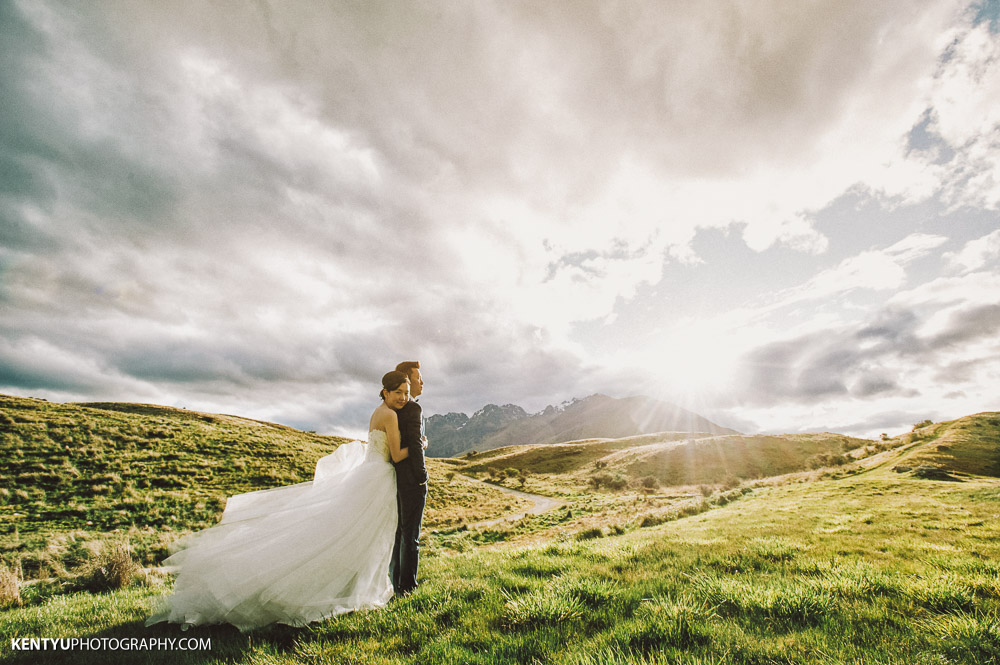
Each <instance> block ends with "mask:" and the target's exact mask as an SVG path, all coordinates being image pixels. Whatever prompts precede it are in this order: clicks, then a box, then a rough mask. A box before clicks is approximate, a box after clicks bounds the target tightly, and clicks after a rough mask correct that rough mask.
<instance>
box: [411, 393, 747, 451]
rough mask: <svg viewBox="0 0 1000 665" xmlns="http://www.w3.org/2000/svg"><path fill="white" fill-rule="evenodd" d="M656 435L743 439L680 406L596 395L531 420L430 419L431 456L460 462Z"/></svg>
mask: <svg viewBox="0 0 1000 665" xmlns="http://www.w3.org/2000/svg"><path fill="white" fill-rule="evenodd" d="M656 432H703V433H708V434H714V435H722V434H739V432H737V431H736V430H732V429H729V428H727V427H722V426H720V425H716V424H715V423H713V422H711V421H710V420H708V419H706V418H704V417H702V416H700V415H698V414H697V413H694V412H692V411H688V410H687V409H682V408H680V407H679V406H676V405H673V404H669V403H667V402H661V401H658V400H654V399H651V398H649V397H625V398H615V397H608V396H607V395H601V394H595V395H591V396H590V397H585V398H583V399H574V400H571V401H569V402H565V403H563V404H562V405H560V406H548V407H546V408H545V409H544V410H542V411H540V412H538V413H535V414H529V413H528V412H527V411H525V410H524V409H522V408H521V407H519V406H517V405H515V404H505V405H503V406H497V405H496V404H487V405H486V406H484V407H483V408H482V409H480V410H479V411H477V412H476V413H474V414H473V415H472V416H471V417H469V416H467V415H466V414H464V413H448V414H444V415H434V416H430V417H429V418H428V419H427V440H428V442H429V445H428V447H427V454H428V456H430V457H454V456H456V455H461V454H462V453H465V452H467V451H470V450H477V451H479V452H482V451H484V450H492V449H494V448H500V447H503V446H509V445H517V444H528V443H541V444H548V443H563V442H566V441H578V440H581V439H594V438H609V439H617V438H622V437H627V436H635V435H638V434H653V433H656Z"/></svg>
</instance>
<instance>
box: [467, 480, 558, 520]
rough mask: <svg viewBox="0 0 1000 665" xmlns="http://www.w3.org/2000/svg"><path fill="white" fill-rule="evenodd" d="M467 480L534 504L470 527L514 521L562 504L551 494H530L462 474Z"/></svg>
mask: <svg viewBox="0 0 1000 665" xmlns="http://www.w3.org/2000/svg"><path fill="white" fill-rule="evenodd" d="M462 478H465V479H466V480H471V481H473V482H477V483H482V484H484V485H489V486H490V487H493V488H495V489H498V490H500V491H501V492H506V493H507V494H510V495H511V496H516V497H518V498H519V499H527V500H528V501H531V502H532V503H533V504H534V505H533V506H531V507H530V508H528V509H527V510H526V511H524V512H521V513H515V514H514V515H504V516H503V517H498V518H496V519H492V520H486V521H485V522H476V523H475V524H470V525H469V528H470V529H478V528H483V527H487V526H493V525H494V524H500V523H501V522H514V521H517V520H519V519H521V518H522V517H525V516H527V515H538V514H539V513H544V512H546V511H549V510H552V509H553V508H558V507H559V506H561V505H562V501H559V500H558V499H553V498H552V497H550V496H542V495H541V494H529V493H528V492H522V491H520V490H513V489H511V488H509V487H504V486H503V485H494V484H493V483H488V482H486V481H485V480H480V479H479V478H471V477H469V476H462Z"/></svg>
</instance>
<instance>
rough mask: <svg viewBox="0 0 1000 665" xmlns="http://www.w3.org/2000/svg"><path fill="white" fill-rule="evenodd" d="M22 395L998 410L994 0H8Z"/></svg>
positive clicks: (837, 427) (335, 419)
mask: <svg viewBox="0 0 1000 665" xmlns="http://www.w3.org/2000/svg"><path fill="white" fill-rule="evenodd" d="M0 31H2V33H3V34H2V36H0V50H2V52H3V62H4V66H3V68H2V69H0V98H2V100H3V101H2V104H0V108H2V116H0V173H2V177H0V188H2V191H0V308H2V318H0V392H2V393H8V394H15V395H24V396H35V397H42V398H46V399H50V400H55V401H93V400H116V401H141V402H152V403H158V404H167V405H174V406H184V407H187V408H191V409H199V410H204V411H213V412H224V413H234V414H238V415H245V416H251V417H256V418H262V419H267V420H272V421H277V422H281V423H285V424H289V425H293V426H297V427H302V428H304V429H315V430H317V431H321V432H325V433H357V432H363V431H364V430H365V429H366V426H367V419H368V415H369V414H370V412H371V410H372V409H373V408H374V406H375V405H376V404H377V392H378V388H379V378H380V377H381V375H382V374H383V373H384V372H385V371H387V370H389V369H391V368H392V367H393V366H394V365H395V364H396V363H397V362H399V361H401V360H409V359H419V360H420V361H421V362H422V364H423V367H424V375H425V378H426V381H427V387H426V391H425V399H424V400H423V403H424V408H425V410H426V411H427V412H428V413H445V412H448V411H464V412H467V413H471V412H472V411H474V410H476V409H478V408H479V407H481V406H483V405H484V404H486V403H488V402H496V403H516V404H520V405H521V406H523V407H525V408H526V409H528V410H529V411H536V410H540V409H542V408H543V407H545V406H546V405H548V404H558V403H560V402H562V401H564V400H568V399H571V398H574V397H583V396H586V395H589V394H592V393H595V392H601V393H605V394H609V395H613V396H618V397H625V396H628V395H637V394H642V395H649V396H652V397H658V398H662V399H665V400H671V401H674V402H676V403H679V404H683V405H685V406H688V407H690V408H694V409H695V410H698V411H699V412H701V413H703V414H704V415H706V416H708V417H710V418H712V419H714V420H715V421H717V422H719V423H720V424H723V425H728V426H732V427H736V428H737V429H740V430H742V431H746V432H757V431H769V432H773V431H778V432H797V431H807V430H831V431H841V432H849V433H855V434H862V435H877V434H878V433H879V432H890V433H896V432H899V431H903V430H905V429H909V426H911V425H912V424H913V423H914V422H918V421H920V420H923V419H924V418H932V419H935V420H940V419H951V418H956V417H960V416H963V415H968V414H970V413H975V412H979V411H984V410H1000V213H998V206H1000V34H998V32H1000V7H998V3H997V2H996V0H991V1H989V2H974V3H972V4H970V3H969V2H968V1H967V0H966V1H950V0H932V1H931V0H920V1H916V2H915V1H913V0H899V1H890V0H886V1H882V2H870V1H869V0H830V1H827V2H818V1H813V2H788V1H786V0H771V1H767V0H763V1H762V0H742V1H739V0H732V1H723V0H720V1H718V2H698V3H692V2H680V1H670V2H662V1H659V0H655V1H654V0H650V1H648V2H640V1H635V0H627V1H620V2H619V1H615V0H606V1H597V2H584V1H577V0H573V1H572V2H569V1H567V2H535V1H533V0H532V1H529V0H524V1H520V2H518V1H509V0H502V1H500V0H496V1H488V0H484V1H482V2H462V3H455V2H412V3H400V2H364V1H358V2H346V1H345V2H328V1H326V0H317V1H315V2H296V3H286V2H275V1H273V0H256V2H205V1H204V0H191V1H189V2H186V1H181V0H171V1H170V2H162V1H159V0H157V1H153V0H149V1H148V2H143V1H131V0H130V1H124V0H122V1H121V2H114V1H112V0H107V1H98V2H89V3H71V2H55V1H51V0H13V1H11V2H2V3H0Z"/></svg>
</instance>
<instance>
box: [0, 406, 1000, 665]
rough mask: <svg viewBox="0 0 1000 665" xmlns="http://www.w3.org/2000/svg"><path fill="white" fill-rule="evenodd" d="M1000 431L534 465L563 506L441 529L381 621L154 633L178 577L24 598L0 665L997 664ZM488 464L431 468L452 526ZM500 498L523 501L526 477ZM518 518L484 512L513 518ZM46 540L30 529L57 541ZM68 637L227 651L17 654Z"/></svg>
mask: <svg viewBox="0 0 1000 665" xmlns="http://www.w3.org/2000/svg"><path fill="white" fill-rule="evenodd" d="M7 414H8V417H10V412H9V411H8V412H7ZM998 434H1000V414H981V415H979V416H974V417H969V418H963V419H961V420H958V421H954V422H951V423H939V424H936V425H932V426H928V427H923V428H920V429H918V430H917V431H915V432H914V433H913V434H912V435H905V436H904V437H900V439H898V440H896V441H894V442H890V444H891V445H885V446H881V447H879V446H876V445H875V443H874V442H867V443H865V445H863V446H859V447H854V448H847V449H846V450H847V457H850V459H849V460H836V461H837V462H838V463H836V464H834V465H833V466H831V467H829V468H815V469H805V468H804V469H801V470H799V471H792V472H787V473H785V474H784V475H782V476H780V477H776V478H762V479H759V480H758V481H756V482H753V483H743V484H742V485H740V486H739V487H733V488H730V489H725V488H722V487H704V488H703V489H704V491H703V492H693V493H692V492H685V491H683V488H682V489H678V488H675V487H666V486H658V487H656V488H649V487H645V486H643V485H641V483H638V484H637V483H636V481H637V480H639V477H638V476H637V475H636V477H629V478H628V483H627V484H626V485H625V486H623V487H621V488H619V489H615V490H612V489H608V488H606V487H601V488H598V489H595V488H593V487H590V486H589V485H588V484H587V483H586V481H585V479H586V478H587V477H588V475H592V473H593V471H594V470H596V469H595V464H596V463H597V462H600V461H602V460H604V462H605V465H604V466H603V467H601V469H602V470H607V469H613V470H614V469H622V470H623V471H622V472H623V473H624V469H627V464H632V463H634V460H632V461H628V460H627V459H624V458H627V455H621V453H622V451H625V450H626V447H625V446H621V445H620V446H619V447H618V448H617V449H608V450H606V451H605V454H604V455H603V456H596V457H594V458H593V459H590V460H588V461H587V462H586V464H584V465H577V466H576V467H575V468H574V469H571V470H568V471H567V472H565V473H557V474H551V473H546V472H543V471H542V470H540V468H544V467H533V468H532V469H525V470H527V471H528V472H529V474H530V475H529V476H528V478H527V479H526V482H525V483H524V484H525V485H527V486H528V489H529V490H538V491H541V490H542V489H543V488H546V487H548V488H553V489H556V490H558V492H559V495H560V498H561V499H562V500H563V502H564V506H563V507H561V508H558V509H555V510H553V511H551V512H549V513H545V514H542V515H535V516H531V517H527V518H524V519H522V520H520V521H518V522H515V523H510V524H506V525H500V526H497V527H491V528H489V529H482V530H479V529H468V528H466V527H465V526H464V525H463V524H444V523H442V522H440V521H439V522H438V523H437V524H436V525H435V526H434V527H433V528H428V529H427V540H426V545H425V548H424V552H425V556H424V557H423V560H422V567H421V578H422V585H421V587H420V589H419V590H418V592H417V593H415V594H413V595H412V596H410V597H407V598H404V599H399V600H394V601H392V602H391V603H390V605H389V606H388V607H387V608H384V609H381V610H373V611H364V612H357V613H353V614H349V615H345V616H341V617H336V618H333V619H330V620H327V621H324V622H321V623H317V624H313V625H311V626H309V627H306V628H291V627H287V626H272V627H268V628H264V629H261V630H258V631H254V632H252V633H249V634H241V633H239V632H238V631H236V630H235V629H233V628H231V627H227V626H212V627H199V628H193V629H191V630H189V631H186V632H181V631H180V630H179V628H178V627H176V626H167V625H163V624H159V625H157V626H154V627H151V628H145V627H143V621H144V619H145V617H146V616H147V613H148V611H149V608H150V606H151V604H152V602H153V600H154V599H155V597H156V596H157V595H159V594H161V593H164V592H166V591H168V590H169V588H170V584H171V582H170V579H169V578H164V577H160V576H157V575H150V576H147V577H145V578H143V579H141V580H139V581H138V582H136V583H133V584H131V585H129V586H127V587H126V588H123V589H118V590H115V591H110V592H102V593H93V592H88V591H72V592H62V593H60V592H58V591H56V592H48V593H41V592H39V593H36V592H35V591H33V590H31V588H30V587H31V586H42V585H29V587H27V588H25V589H24V593H23V595H24V598H23V604H22V606H20V607H18V606H13V607H9V608H8V609H6V610H4V611H3V612H0V658H5V659H6V660H7V661H8V662H12V663H37V662H53V663H55V662H66V663H84V664H87V663H106V662H126V663H133V662H148V663H199V664H200V663H247V664H263V663H268V664H279V663H281V664H284V663H288V664H291V663H565V664H573V665H577V664H579V665H582V664H591V663H594V664H597V663H600V664H612V663H613V664H619V663H691V664H694V663H754V664H763V663H823V664H833V663H859V664H860V663H865V664H869V663H870V664H903V663H906V664H910V663H918V664H919V663H927V664H930V663H936V664H940V663H968V664H970V665H971V664H977V665H978V664H981V663H987V664H988V663H1000V479H998V478H997V477H996V474H995V473H993V471H992V470H993V469H994V467H993V466H991V464H993V463H994V461H995V460H996V457H997V455H998V453H1000V437H998ZM594 443H595V445H597V444H601V443H607V442H594ZM970 451H971V452H970ZM493 452H495V451H491V453H493ZM509 452H510V451H508V453H502V452H501V453H497V455H500V456H502V455H504V454H509ZM591 452H592V451H591ZM588 454H590V453H588ZM836 454H844V453H842V452H837V453H836ZM616 455H617V457H616ZM813 455H815V453H811V454H810V455H809V456H808V457H812V456H813ZM827 459H829V458H827ZM546 463H551V461H548V462H546ZM917 463H919V464H928V463H934V464H937V465H939V466H942V467H943V468H945V469H946V470H948V471H949V472H950V474H951V477H952V478H954V480H951V481H940V480H925V479H922V478H921V477H919V475H917V474H915V473H914V472H912V471H906V472H900V468H899V467H902V466H903V465H905V467H907V468H910V467H915V466H918V464H917ZM475 464H482V460H479V461H476V460H468V461H465V460H463V461H451V462H442V464H441V465H440V466H439V467H435V468H434V469H433V470H432V483H433V487H432V493H434V492H439V494H438V497H439V500H438V505H437V507H436V510H440V511H441V514H442V515H444V514H447V513H448V512H449V510H454V511H460V510H462V509H463V508H462V506H463V505H465V504H468V503H470V502H472V503H475V498H476V495H475V492H476V490H477V489H478V488H484V486H482V485H481V484H476V485H472V484H469V483H466V482H464V481H463V480H462V479H461V477H460V476H456V477H454V478H452V479H451V480H448V478H447V475H446V474H447V473H451V472H455V471H458V472H459V473H462V472H463V470H468V471H470V472H471V473H476V470H475V469H472V470H470V469H469V467H472V466H473V465H475ZM616 465H617V466H616ZM502 466H503V468H508V465H507V464H506V463H504V464H503V465H502ZM894 467H895V468H896V470H894ZM479 473H485V472H484V471H483V470H482V469H480V470H479ZM567 478H568V479H567ZM504 482H506V483H508V484H511V485H512V486H513V484H515V478H514V477H511V478H507V479H506V480H505V481H504ZM516 484H520V483H519V482H518V483H516ZM448 487H451V489H446V488H448ZM484 489H485V490H490V489H491V488H488V487H485V488H484ZM493 491H494V492H495V491H496V490H493ZM504 501H505V499H503V498H500V499H498V500H497V501H496V503H494V504H493V505H492V507H491V508H489V509H488V510H489V511H493V512H497V513H503V512H504V511H507V510H512V509H513V506H510V505H509V504H505V503H504ZM452 503H454V506H453V508H450V507H449V506H451V504H452ZM17 505H18V506H23V504H17ZM466 509H467V507H466ZM21 510H23V507H22V508H21ZM43 526H44V525H37V528H36V532H37V533H39V534H42V533H49V535H51V533H52V532H45V529H44V528H43ZM16 553H17V552H15V551H13V550H11V551H8V552H7V554H10V555H13V554H16ZM74 636H75V637H108V638H119V639H120V638H137V639H141V638H149V637H175V638H179V637H184V638H191V637H194V638H198V639H210V640H211V648H210V649H207V650H197V651H191V652H181V651H144V652H112V651H99V652H86V651H75V652H44V653H43V652H37V651H34V652H30V651H14V650H11V649H10V648H9V647H10V645H11V639H12V638H21V637H74Z"/></svg>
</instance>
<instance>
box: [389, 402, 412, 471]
mask: <svg viewBox="0 0 1000 665" xmlns="http://www.w3.org/2000/svg"><path fill="white" fill-rule="evenodd" d="M385 436H386V438H387V439H388V440H389V456H390V457H391V458H392V461H393V462H401V461H403V460H405V459H406V458H407V457H409V456H410V451H409V450H407V449H405V448H400V447H399V418H397V417H396V413H395V412H392V417H391V418H389V421H388V422H387V423H386V424H385Z"/></svg>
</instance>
